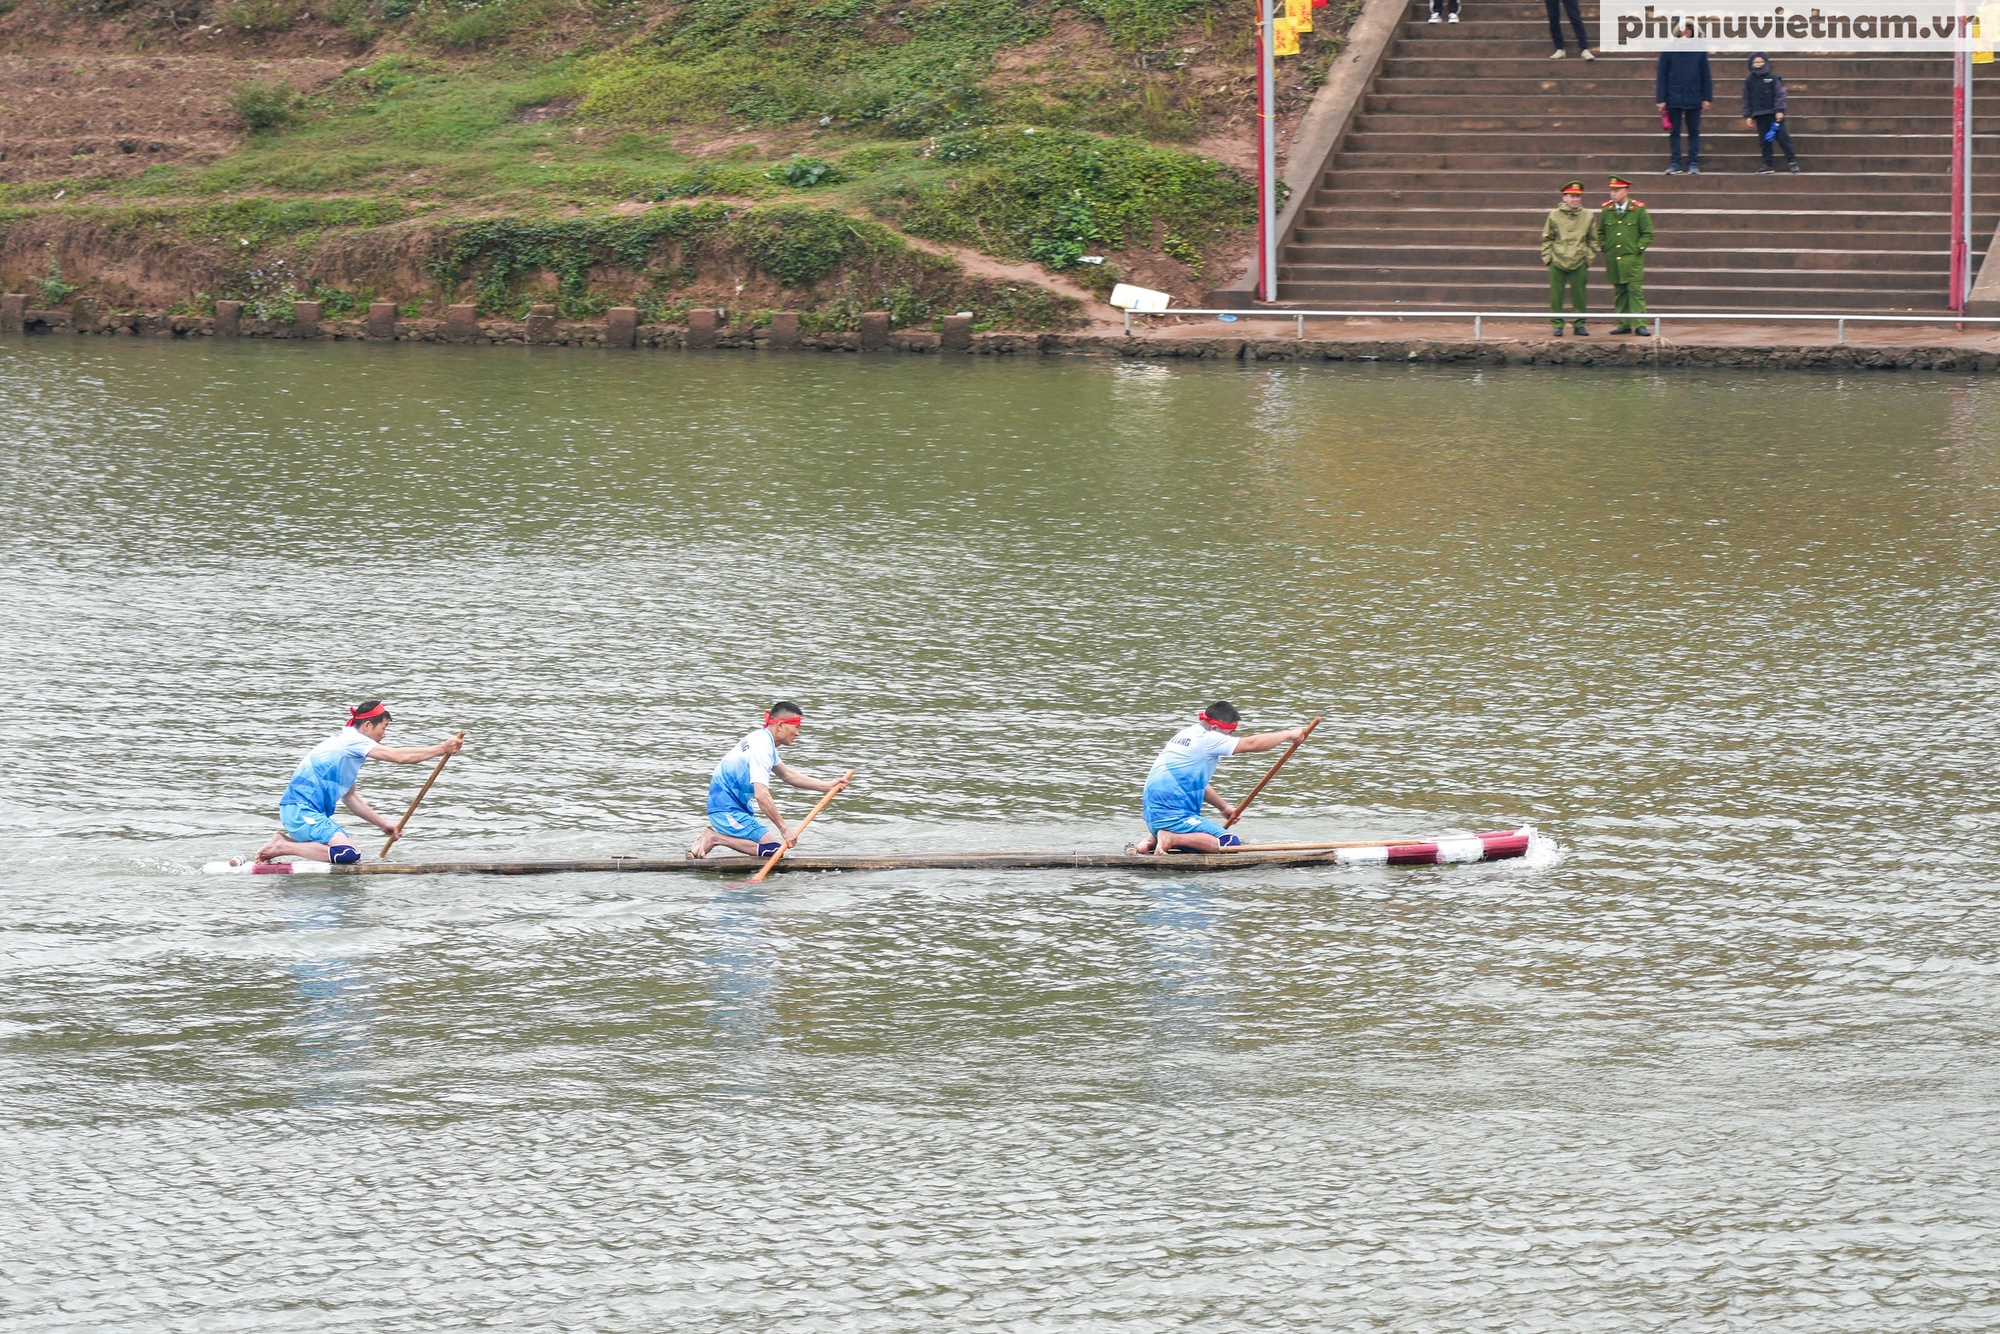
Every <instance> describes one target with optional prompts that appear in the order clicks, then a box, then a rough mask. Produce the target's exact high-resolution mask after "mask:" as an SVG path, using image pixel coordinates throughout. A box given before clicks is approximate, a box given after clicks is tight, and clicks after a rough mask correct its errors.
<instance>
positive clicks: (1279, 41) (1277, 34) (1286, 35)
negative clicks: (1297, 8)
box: [1271, 19, 1299, 56]
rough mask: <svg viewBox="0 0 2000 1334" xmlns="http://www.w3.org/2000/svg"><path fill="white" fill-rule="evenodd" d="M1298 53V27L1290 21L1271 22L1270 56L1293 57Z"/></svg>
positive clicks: (1275, 20) (1273, 20) (1276, 20)
mask: <svg viewBox="0 0 2000 1334" xmlns="http://www.w3.org/2000/svg"><path fill="white" fill-rule="evenodd" d="M1298 53H1299V29H1298V25H1297V24H1295V23H1293V22H1292V21H1291V20H1290V19H1272V20H1271V54H1272V55H1274V56H1295V55H1297V54H1298Z"/></svg>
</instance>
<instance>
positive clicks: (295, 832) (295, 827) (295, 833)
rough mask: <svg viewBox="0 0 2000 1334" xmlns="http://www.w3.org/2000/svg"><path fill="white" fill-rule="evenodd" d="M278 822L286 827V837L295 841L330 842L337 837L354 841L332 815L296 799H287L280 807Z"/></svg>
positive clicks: (344, 840) (344, 841)
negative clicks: (321, 812) (322, 812)
mask: <svg viewBox="0 0 2000 1334" xmlns="http://www.w3.org/2000/svg"><path fill="white" fill-rule="evenodd" d="M278 822H279V823H280V824H282V825H283V826H284V827H285V837H286V838H289V839H290V840H292V842H294V843H329V844H330V843H332V842H333V841H334V840H335V839H339V840H340V841H341V842H343V843H347V842H352V841H353V840H351V839H349V838H348V837H347V831H346V830H345V829H342V828H341V827H340V826H339V825H337V824H335V823H334V822H333V820H332V818H331V817H329V816H325V815H321V814H320V813H319V812H318V811H316V810H314V809H312V808H311V807H310V806H301V805H300V804H299V803H298V802H296V801H287V802H285V803H283V804H282V805H280V806H279V807H278Z"/></svg>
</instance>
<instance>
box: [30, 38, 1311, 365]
mask: <svg viewBox="0 0 2000 1334" xmlns="http://www.w3.org/2000/svg"><path fill="white" fill-rule="evenodd" d="M118 3H122V0H99V8H98V10H97V11H95V16H94V19H93V22H94V24H95V26H93V27H89V28H88V31H89V32H90V33H93V34H96V35H95V36H93V37H91V38H90V40H89V41H85V40H84V39H83V37H82V36H81V35H80V34H82V33H84V32H85V30H86V25H84V23H83V16H84V15H85V11H84V10H83V9H81V8H78V7H65V6H62V5H58V4H54V3H50V0H39V3H31V4H27V5H22V6H20V7H19V8H17V9H16V10H14V11H12V12H11V13H9V14H8V15H7V16H6V17H5V18H4V19H0V40H5V39H8V38H12V39H13V41H14V45H15V48H16V50H17V52H18V51H20V50H23V49H26V50H33V49H34V48H35V43H37V42H40V43H41V44H42V45H43V46H44V47H48V48H49V49H59V48H61V47H62V45H63V43H64V42H68V43H69V45H70V46H72V47H76V48H78V51H77V52H76V54H79V55H83V54H86V53H85V52H84V51H83V50H82V48H84V47H87V46H89V45H90V42H95V43H96V45H95V47H94V48H93V49H92V50H91V51H89V52H88V54H89V55H90V58H91V59H94V60H97V61H99V62H107V61H108V62H116V61H119V60H128V61H129V60H133V59H137V60H140V61H145V62H150V63H151V64H152V65H153V66H155V67H157V66H158V65H159V63H160V62H162V61H166V62H174V61H179V62H184V63H186V65H187V67H188V69H189V71H190V73H191V74H192V73H196V72H198V73H199V75H200V79H202V80H206V83H205V84H204V88H205V90H206V91H205V92H204V93H201V94H200V95H205V96H209V97H211V98H219V99H220V100H222V101H224V102H226V103H227V104H228V110H227V111H226V112H224V113H221V120H228V121H233V122H234V124H235V126H236V130H235V137H234V139H233V141H232V142H230V143H228V144H227V145H226V146H225V147H223V148H222V150H221V151H212V150H211V151H188V152H177V151H175V149H174V147H173V145H172V144H171V143H162V142H160V141H157V140H150V141H148V143H147V145H146V146H145V147H144V148H143V150H140V149H138V148H135V147H134V146H132V145H133V143H134V141H133V140H132V139H130V138H129V137H128V138H125V139H118V140H115V141H113V142H115V144H116V147H115V148H112V147H109V146H107V147H106V148H104V149H103V150H102V151H99V150H96V149H94V148H93V149H92V150H91V151H89V152H84V151H79V150H77V149H74V148H73V149H72V151H71V152H70V153H69V154H68V157H67V160H59V158H58V157H56V156H55V155H53V153H52V152H42V153H36V152H32V151H30V152H11V153H10V154H9V155H8V159H7V161H8V163H9V164H20V165H10V166H9V168H8V170H9V174H11V175H12V176H13V177H14V179H12V180H11V181H8V182H6V183H4V184H0V205H5V206H6V207H5V212H4V214H0V226H4V227H5V228H6V234H5V235H0V276H4V277H5V279H6V281H7V283H8V284H9V286H10V288H12V287H15V285H17V284H20V283H26V282H39V283H50V284H52V286H51V287H50V289H49V290H51V291H54V290H57V289H59V288H61V287H63V286H81V285H84V284H86V283H94V284H96V285H97V286H98V287H99V289H100V290H101V295H102V296H104V297H105V298H106V299H108V300H111V301H112V302H114V303H115V302H117V301H119V300H120V299H123V300H126V301H131V302H141V303H144V302H149V301H150V302H151V303H153V304H156V305H157V304H159V303H160V299H161V298H162V297H163V296H164V295H165V294H166V293H165V288H166V287H168V286H173V285H175V284H178V285H179V287H181V288H186V289H187V290H184V291H177V293H176V296H177V299H178V300H182V301H191V302H199V301H201V300H203V299H210V300H212V299H213V298H215V297H218V296H232V297H242V298H245V299H249V300H253V301H260V302H269V301H276V300H277V299H279V298H280V297H282V296H284V295H285V294H286V293H293V294H298V295H306V294H309V293H311V292H313V291H315V290H321V289H323V290H324V291H327V292H336V293H338V292H349V293H352V294H354V295H355V296H356V297H357V299H358V298H359V297H360V296H361V295H362V294H363V293H362V288H364V287H366V288H368V289H369V291H370V292H372V293H373V294H376V295H383V296H389V297H392V298H394V299H396V300H398V301H407V302H412V303H420V304H429V305H436V304H439V303H442V302H444V301H447V300H450V299H453V298H455V297H466V296H470V297H474V298H476V299H477V300H479V301H480V303H481V304H482V306H485V307H488V308H490V309H492V310H493V311H494V312H495V313H502V312H506V311H509V310H510V309H512V308H514V307H518V306H522V305H525V304H526V303H527V302H529V301H530V300H534V299H556V300H558V301H559V302H560V303H561V304H562V305H563V307H564V310H565V313H568V314H573V315H578V316H581V315H587V314H590V313H593V312H594V311H595V310H598V309H602V308H603V307H604V306H605V305H607V304H611V303H613V302H615V301H625V300H640V301H642V302H645V303H650V304H651V305H653V306H654V307H655V308H657V309H661V310H667V309H670V308H671V307H673V306H674V305H675V304H677V303H678V304H679V305H681V306H685V305H687V304H688V303H690V302H693V303H697V304H702V303H708V302H711V301H712V302H715V303H717V304H723V305H742V304H743V303H744V302H745V301H746V300H769V301H774V302H778V301H782V302H784V303H786V304H788V305H791V306H794V307H798V308H803V309H808V310H821V311H823V312H824V313H825V315H826V316H827V318H829V319H831V320H835V321H838V320H840V319H843V318H847V317H848V316H850V315H851V314H852V313H854V312H855V311H858V309H861V308H865V307H868V306H878V307H879V306H882V305H887V306H889V307H890V308H891V309H892V310H893V311H895V313H896V315H897V318H898V320H899V322H900V321H905V320H923V319H928V318H930V317H932V316H933V315H935V314H938V313H941V312H942V306H941V305H940V304H939V303H940V302H946V303H949V302H953V301H959V300H974V301H975V302H976V303H979V304H980V305H981V306H982V309H981V310H980V312H979V313H980V314H981V317H982V320H984V321H988V322H991V321H998V320H1007V321H1023V320H1025V321H1029V322H1030V323H1029V325H1028V327H1055V326H1059V325H1061V324H1062V323H1064V322H1066V321H1067V322H1073V321H1074V320H1075V319H1076V318H1077V314H1076V312H1077V310H1078V309H1080V306H1081V303H1087V302H1088V301H1089V300H1090V299H1091V298H1092V297H1093V296H1094V295H1097V294H1101V293H1102V292H1103V291H1105V290H1108V288H1109V286H1110V285H1111V283H1113V282H1114V281H1117V280H1119V279H1121V278H1129V279H1132V280H1135V281H1140V282H1144V283H1147V284H1148V285H1152V286H1159V287H1166V288H1168V289H1170V290H1174V291H1176V292H1177V293H1179V294H1181V295H1184V296H1189V297H1192V296H1195V295H1198V294H1199V293H1200V292H1201V291H1202V290H1204V289H1205V287H1206V286H1208V285H1210V283H1211V282H1212V280H1213V279H1214V278H1215V276H1216V275H1217V274H1218V273H1223V272H1226V271H1228V270H1230V268H1231V266H1233V265H1234V264H1235V263H1238V262H1240V259H1241V252H1242V251H1243V249H1244V246H1245V244H1246V238H1247V228H1248V226H1249V223H1250V219H1251V193H1252V192H1251V187H1250V184H1249V182H1248V179H1247V178H1246V176H1245V174H1244V173H1243V172H1242V171H1240V170H1238V169H1237V168H1236V167H1235V166H1233V165H1232V164H1231V163H1230V162H1228V161H1225V160H1223V159H1224V158H1226V157H1228V156H1229V155H1230V154H1231V153H1238V154H1239V155H1240V150H1241V149H1244V148H1247V145H1248V142H1249V133H1248V131H1249V119H1248V112H1249V111H1250V108H1249V104H1248V102H1247V98H1248V95H1249V90H1250V86H1251V85H1250V82H1249V72H1250V45H1249V40H1248V26H1247V24H1244V23H1239V22H1236V21H1235V17H1234V16H1233V11H1227V12H1228V13H1229V14H1230V15H1231V17H1229V18H1228V19H1227V21H1225V17H1224V16H1225V12H1226V11H1225V10H1224V9H1223V8H1222V6H1221V5H1220V4H1211V3H1206V2H1205V0H1076V2H1075V3H1073V4H1068V5H1064V6H1061V7H1058V6H1056V5H1051V4H1048V3H1043V2H1041V0H1000V2H999V3H995V4H987V5H980V6H973V5H971V4H969V3H965V2H964V0H939V2H938V3H931V4H923V3H917V4H898V3H894V2H892V0H829V2H827V3H820V4H810V3H799V2H796V0H776V2H775V3H769V4H764V5H761V6H759V5H754V4H744V3H737V2H734V0H686V2H684V3H679V4H667V5H659V4H644V3H632V4H577V3H566V2H564V0H494V2H493V3H488V4H483V5H474V4H454V3H447V4H430V3H423V4H417V5H414V6H412V5H407V4H405V3H404V0H386V3H385V2H384V0H373V2H372V3H359V2H358V0H333V2H332V3H329V4H327V5H323V6H320V7H319V8H318V9H317V10H315V11H313V12H311V13H310V14H308V15H305V16H301V14H300V13H299V12H296V11H293V10H292V9H291V7H290V6H288V5H284V4H279V3H277V0H235V2H234V3H227V4H219V5H218V4H213V3H205V2H204V0H139V2H138V3H136V4H133V5H131V6H130V7H128V8H125V9H122V10H119V11H117V13H115V14H112V15H109V16H108V17H109V18H111V19H115V23H113V24H112V26H111V28H109V29H107V28H106V26H105V24H106V20H107V15H106V13H105V7H106V6H110V5H115V4H118ZM1322 12H1323V13H1333V12H1334V11H1322ZM66 24H67V26H65V25H66ZM1337 26H1340V21H1339V20H1338V18H1335V19H1330V20H1328V21H1327V22H1326V23H1323V24H1322V27H1323V29H1325V30H1327V31H1328V32H1330V31H1331V30H1332V29H1333V28H1335V27H1337ZM107 31H109V32H110V33H111V35H110V36H109V37H106V36H105V35H104V34H105V33H106V32H107ZM1335 49H1336V43H1335V42H1333V41H1331V40H1327V41H1323V42H1322V43H1321V45H1320V46H1319V47H1318V48H1316V50H1315V51H1314V52H1312V53H1311V54H1309V55H1308V57H1307V58H1306V59H1304V60H1302V61H1300V62H1295V63H1292V64H1290V65H1288V66H1287V75H1288V80H1289V86H1288V92H1287V97H1288V99H1289V108H1288V109H1289V110H1290V111H1292V112H1293V113H1296V111H1297V110H1298V109H1299V108H1300V107H1302V106H1303V104H1304V101H1305V100H1306V98H1307V97H1309V95H1310V90H1311V88H1312V87H1313V86H1314V85H1315V84H1316V82H1317V78H1318V73H1319V69H1320V68H1321V67H1322V66H1323V64H1324V61H1325V60H1327V59H1329V58H1330V56H1331V54H1332V53H1333V51H1334V50H1335ZM128 52H132V53H136V55H128V54H127V53H128ZM197 65H198V66H199V67H200V68H199V71H196V69H195V67H196V66H197ZM79 69H81V66H79ZM99 82H100V84H110V83H112V82H113V81H112V80H110V79H104V80H100V81H99ZM178 82H179V83H180V86H181V88H182V89H183V91H182V100H183V101H184V102H185V101H186V100H187V96H188V94H187V93H186V92H185V89H186V87H188V86H190V81H188V80H182V81H178ZM195 82H199V80H195ZM51 83H59V81H58V80H54V79H52V80H51ZM92 91H93V92H95V93H99V94H101V93H102V92H103V91H104V89H103V88H102V87H100V88H98V89H95V90H92ZM36 95H37V98H38V99H41V98H45V97H48V96H60V95H61V94H60V93H58V92H55V91H52V90H49V89H38V90H37V94H36ZM112 101H113V102H114V103H115V102H116V101H117V94H116V93H115V92H114V94H113V96H112ZM114 110H115V108H114ZM218 123H220V121H218ZM14 132H15V133H18V132H19V131H18V129H17V130H16V131H14ZM72 137H73V138H79V137H80V136H77V135H76V134H75V132H74V130H73V131H72ZM1238 141H1240V144H1239V142H1238ZM59 146H60V145H58V147H59ZM162 159H164V160H162ZM230 209H235V210H238V211H239V212H240V213H241V216H242V218H243V219H244V220H245V222H246V225H244V226H242V227H236V225H235V223H234V222H229V221H227V220H226V216H225V215H228V210H230ZM288 210H289V211H288ZM503 224H504V225H503ZM232 229H234V236H233V237H232V235H231V234H230V233H231V232H232ZM141 233H144V234H145V235H146V236H147V237H148V238H149V245H150V248H151V249H152V251H154V252H155V256H154V261H153V262H152V263H151V264H150V266H134V265H132V264H130V263H129V262H126V261H127V260H128V259H129V256H130V251H129V249H124V250H121V249H120V248H119V247H120V246H127V247H129V245H130V243H131V241H132V238H133V237H134V236H135V235H138V234H141ZM175 240H178V241H180V242H183V243H185V245H186V246H187V247H189V249H188V250H187V251H186V252H185V253H182V254H180V255H178V256H169V255H167V254H165V253H164V248H165V247H168V246H169V245H170V244H171V243H172V242H173V241H175ZM642 241H643V242H644V244H643V245H642V244H641V242H642ZM371 254H372V255H373V256H374V259H372V260H371V259H370V258H369V255H371ZM1095 259H1101V260H1102V262H1101V263H1097V262H1089V261H1091V260H1095ZM141 269H144V272H141V271H140V270H141ZM148 275H151V276H150V277H149V276H148ZM79 280H81V281H79ZM190 285H191V286H190ZM1030 289H1033V290H1030ZM31 290H32V289H31ZM336 299H337V298H336Z"/></svg>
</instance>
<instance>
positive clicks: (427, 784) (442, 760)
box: [381, 732, 465, 857]
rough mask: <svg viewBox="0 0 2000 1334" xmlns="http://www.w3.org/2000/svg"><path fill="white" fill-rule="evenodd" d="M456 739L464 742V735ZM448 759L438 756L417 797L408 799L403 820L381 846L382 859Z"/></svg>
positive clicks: (444, 756) (441, 771) (394, 844)
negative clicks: (407, 806)
mask: <svg viewBox="0 0 2000 1334" xmlns="http://www.w3.org/2000/svg"><path fill="white" fill-rule="evenodd" d="M458 739H459V740H460V741H463V740H465V733H463V732H460V733H459V734H458ZM450 758H451V756H449V755H440V756H438V762H437V768H435V769H433V770H431V776H430V777H429V778H426V779H425V780H424V785H423V786H422V787H420V788H418V789H417V795H416V796H414V797H412V798H410V809H408V810H407V811H404V812H403V818H402V819H400V820H398V821H396V832H395V833H393V834H391V835H389V841H388V842H387V843H384V844H383V845H382V852H381V855H382V856H384V857H386V856H388V855H389V849H390V848H393V847H395V846H396V840H397V839H399V838H401V837H402V836H403V829H404V827H405V826H407V825H408V824H409V823H410V817H411V816H412V815H415V814H416V813H417V807H418V806H419V805H420V804H421V803H422V802H423V799H424V794H425V793H426V792H429V791H430V790H431V784H432V783H435V782H437V780H438V775H439V774H441V773H443V772H444V766H445V762H446V761H447V760H449V759H450Z"/></svg>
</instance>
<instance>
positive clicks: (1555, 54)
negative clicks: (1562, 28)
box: [1549, 46, 1563, 60]
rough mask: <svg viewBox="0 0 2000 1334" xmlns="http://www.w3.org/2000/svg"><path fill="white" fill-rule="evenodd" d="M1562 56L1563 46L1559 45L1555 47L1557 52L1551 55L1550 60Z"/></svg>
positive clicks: (1558, 58) (1559, 58)
mask: <svg viewBox="0 0 2000 1334" xmlns="http://www.w3.org/2000/svg"><path fill="white" fill-rule="evenodd" d="M1562 58H1563V53H1562V48H1561V47H1560V46H1559V47H1557V48H1556V49H1555V53H1554V54H1553V55H1551V56H1550V57H1549V59H1550V60H1561V59H1562Z"/></svg>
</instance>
